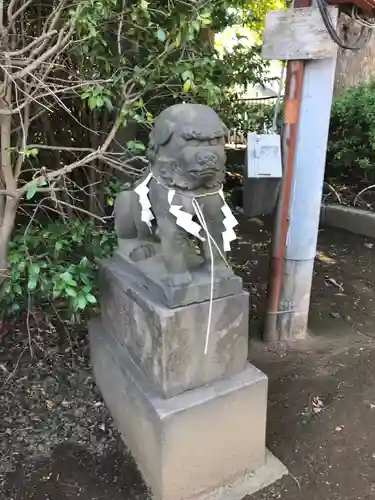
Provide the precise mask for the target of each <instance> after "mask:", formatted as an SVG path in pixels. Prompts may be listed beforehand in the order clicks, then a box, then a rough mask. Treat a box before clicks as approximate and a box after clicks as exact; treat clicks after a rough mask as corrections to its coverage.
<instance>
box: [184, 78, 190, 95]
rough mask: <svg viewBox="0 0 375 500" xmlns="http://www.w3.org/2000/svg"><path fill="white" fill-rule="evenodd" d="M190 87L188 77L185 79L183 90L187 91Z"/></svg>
mask: <svg viewBox="0 0 375 500" xmlns="http://www.w3.org/2000/svg"><path fill="white" fill-rule="evenodd" d="M190 89H191V80H190V79H188V80H186V82H185V83H184V92H185V93H186V92H189V90H190Z"/></svg>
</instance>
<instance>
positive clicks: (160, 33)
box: [156, 28, 167, 42]
mask: <svg viewBox="0 0 375 500" xmlns="http://www.w3.org/2000/svg"><path fill="white" fill-rule="evenodd" d="M156 36H157V37H158V40H160V41H161V42H165V39H166V38H167V36H166V34H165V31H164V30H163V29H161V28H158V31H157V32H156Z"/></svg>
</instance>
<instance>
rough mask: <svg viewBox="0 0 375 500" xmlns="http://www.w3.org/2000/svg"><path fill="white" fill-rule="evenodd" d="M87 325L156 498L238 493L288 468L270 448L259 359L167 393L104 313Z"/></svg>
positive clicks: (113, 402)
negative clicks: (107, 325)
mask: <svg viewBox="0 0 375 500" xmlns="http://www.w3.org/2000/svg"><path fill="white" fill-rule="evenodd" d="M89 332H90V345H91V359H92V365H93V370H94V376H95V380H96V383H97V385H98V386H99V388H100V390H101V393H102V395H103V398H104V400H105V402H106V404H107V406H108V408H109V410H110V413H111V415H112V417H113V418H114V420H115V422H116V425H117V427H118V429H119V430H120V432H121V434H122V436H123V438H124V441H125V443H126V444H127V446H128V447H129V449H130V451H131V452H132V454H133V456H134V458H135V460H136V462H137V465H138V467H139V469H140V470H141V472H142V474H143V476H144V478H145V480H146V483H147V485H148V486H149V487H150V488H151V491H152V493H153V495H154V498H155V499H156V500H193V499H194V500H195V499H197V500H198V499H202V500H203V499H204V500H214V499H215V500H219V499H220V500H224V498H225V500H227V499H229V498H233V500H237V499H239V498H240V496H239V495H240V494H242V493H243V494H244V495H245V494H246V493H250V492H253V490H254V488H257V487H258V486H259V488H261V487H263V486H265V485H266V484H268V483H269V482H272V481H273V480H275V479H277V478H278V476H281V475H283V473H285V470H284V469H282V467H279V468H278V467H276V465H275V464H276V462H275V461H274V460H273V459H270V457H269V455H267V452H266V448H265V431H266V411H267V385H268V381H267V377H266V376H265V375H264V374H263V373H262V372H260V371H259V370H257V369H256V368H255V367H254V366H252V365H250V364H249V365H248V366H247V368H246V369H245V370H244V371H243V372H242V373H241V374H239V375H236V376H233V377H231V378H229V379H227V380H225V381H221V382H217V383H214V384H212V385H210V386H206V387H202V388H200V389H195V390H192V391H187V392H185V393H184V394H181V395H179V396H176V397H173V398H171V399H161V398H160V397H159V396H158V395H157V394H156V393H155V391H154V389H153V388H152V386H150V384H149V382H148V380H147V379H146V378H145V375H144V373H143V372H142V371H141V370H139V368H138V367H137V365H136V364H135V363H134V361H133V360H132V359H131V357H130V356H128V355H127V354H126V351H125V350H124V349H121V348H119V345H118V344H117V343H116V340H115V339H114V338H112V337H111V336H110V335H109V334H108V333H107V332H106V331H105V329H104V327H103V324H102V322H101V321H100V320H95V321H93V322H92V323H91V324H90V326H89ZM267 457H268V458H267ZM252 472H253V474H252ZM252 478H258V479H252ZM261 478H263V479H261ZM230 485H232V492H233V496H230V495H229V490H230V488H231V487H230ZM251 485H253V486H251ZM256 485H258V486H256ZM247 488H249V491H247ZM244 490H246V491H244ZM236 491H237V492H238V494H237V496H235V492H236ZM225 495H227V496H225ZM228 495H229V496H228Z"/></svg>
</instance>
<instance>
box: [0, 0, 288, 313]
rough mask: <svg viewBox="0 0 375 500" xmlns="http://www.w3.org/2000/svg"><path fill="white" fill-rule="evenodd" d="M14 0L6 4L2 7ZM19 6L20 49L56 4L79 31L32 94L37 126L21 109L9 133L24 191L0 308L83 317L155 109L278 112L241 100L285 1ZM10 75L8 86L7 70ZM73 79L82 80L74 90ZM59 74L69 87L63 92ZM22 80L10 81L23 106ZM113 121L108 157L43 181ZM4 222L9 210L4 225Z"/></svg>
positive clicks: (232, 121)
mask: <svg viewBox="0 0 375 500" xmlns="http://www.w3.org/2000/svg"><path fill="white" fill-rule="evenodd" d="M11 3H12V0H8V1H6V2H4V4H3V10H4V12H5V11H6V10H7V9H8V7H9V5H10V4H11ZM21 6H22V8H23V14H22V20H21V21H20V22H21V24H20V25H19V28H20V29H19V32H18V31H17V35H11V36H12V37H13V38H10V39H9V40H13V41H14V40H16V46H17V47H18V51H19V52H20V53H24V51H25V49H26V47H27V40H35V39H37V37H38V36H41V35H43V23H42V22H41V20H42V19H43V20H44V19H47V20H48V19H49V17H48V16H51V15H53V13H54V12H55V10H56V9H60V8H61V7H63V9H62V11H61V12H62V18H61V23H62V24H63V23H68V24H69V23H70V24H72V25H74V27H75V31H74V34H73V38H72V40H71V41H70V42H69V44H67V46H64V47H63V49H62V50H61V53H59V55H58V57H57V60H55V63H56V61H57V62H58V64H57V65H56V66H54V67H56V68H58V69H56V70H54V69H53V68H52V70H51V69H50V70H49V71H50V74H51V75H52V77H53V79H52V77H51V80H50V81H51V82H53V83H51V84H50V86H51V88H52V92H50V93H49V95H48V97H45V98H43V100H41V101H39V100H37V99H34V102H33V103H32V111H33V112H34V113H35V115H33V120H32V124H31V126H30V127H29V128H28V130H27V134H25V127H23V122H22V120H21V114H20V117H18V115H17V114H15V115H14V121H13V126H14V128H13V130H12V132H11V135H10V137H9V142H10V144H11V150H12V155H14V156H15V158H16V157H18V158H21V160H22V171H21V175H20V177H19V179H18V180H17V182H18V189H19V190H21V191H22V190H24V193H23V194H22V197H21V198H20V203H19V204H18V205H17V207H16V209H18V215H17V218H16V220H15V225H14V228H13V229H12V231H11V240H10V241H9V242H7V243H6V246H7V261H8V269H9V270H8V279H7V280H5V281H4V282H3V284H2V285H0V286H1V287H2V288H1V301H0V311H1V314H2V315H5V314H9V313H10V312H14V311H18V310H22V309H24V308H27V309H28V310H35V308H37V307H40V306H42V307H43V309H44V310H45V311H47V310H48V307H49V306H48V305H51V307H52V310H56V307H55V306H56V305H58V308H59V310H61V311H63V312H64V314H65V313H66V314H67V317H69V318H70V319H73V320H77V319H78V315H77V314H78V312H79V311H82V310H84V309H85V308H86V307H87V306H89V305H90V304H95V302H96V300H95V294H96V281H95V269H96V266H97V262H98V259H100V258H102V257H104V256H106V255H109V254H110V253H111V252H112V251H113V246H114V244H115V239H114V236H113V232H112V226H111V215H112V204H113V198H114V196H115V194H116V193H117V192H118V191H119V190H120V189H121V188H122V187H123V186H124V185H125V184H127V185H129V183H130V184H131V183H132V182H134V180H135V179H136V178H137V177H138V176H139V175H140V174H141V173H142V170H143V168H144V162H142V161H141V159H138V157H141V156H142V155H143V154H144V151H145V145H146V143H147V137H148V132H149V129H150V127H151V125H152V121H153V118H154V116H155V115H157V114H158V113H159V112H160V111H161V110H162V109H163V108H165V107H167V106H169V105H171V104H173V103H174V102H179V101H181V100H184V101H193V102H202V103H206V104H208V105H210V106H213V107H214V108H215V109H216V110H217V111H218V112H219V113H220V114H221V115H222V117H223V119H224V121H226V123H227V125H228V126H230V127H234V128H237V129H239V128H241V127H242V128H243V129H244V130H245V129H248V128H253V127H258V128H259V129H261V128H262V127H263V121H265V122H267V120H269V116H268V114H267V113H265V112H264V110H263V111H262V110H260V109H259V110H257V111H256V112H255V108H254V109H252V110H251V111H250V110H246V106H244V105H243V106H242V107H241V106H240V105H239V104H238V97H239V92H242V91H243V90H245V89H246V87H247V85H250V84H254V83H257V82H264V81H266V79H267V69H268V64H267V63H266V62H265V61H263V60H262V59H261V57H260V53H259V46H258V45H257V42H259V41H260V39H261V36H260V35H261V30H262V26H263V22H264V16H265V14H266V13H267V11H268V10H269V9H271V8H282V7H283V2H279V1H272V0H271V1H267V2H264V1H257V0H253V1H244V0H235V1H231V2H229V1H227V0H219V1H217V0H215V1H214V0H212V1H194V2H193V1H189V0H186V1H185V0H182V1H180V0H174V1H172V0H168V1H167V2H165V1H162V0H159V1H152V2H151V1H148V0H133V1H131V2H128V1H126V0H100V1H94V0H83V1H81V2H79V4H78V5H77V4H74V3H69V1H68V0H62V3H59V2H58V3H56V2H54V1H53V0H46V1H43V2H35V1H33V0H31V1H26V0H22V2H21ZM3 19H6V16H4V17H3ZM228 29H229V30H231V33H232V35H233V33H235V41H234V43H232V44H231V47H230V50H227V49H226V48H225V47H223V45H221V47H220V46H217V45H215V35H216V34H217V33H225V32H226V31H227V30H228ZM241 29H242V32H241ZM238 33H240V35H239V36H237V35H238ZM244 33H245V35H246V36H244ZM14 36H16V38H14ZM224 38H225V36H224ZM250 39H251V40H250ZM249 40H250V41H249ZM12 43H13V42H12ZM26 53H27V51H26ZM2 78H3V81H4V82H5V83H8V85H9V80H7V76H6V73H5V71H4V70H2ZM73 81H74V82H80V85H77V86H76V87H74V88H73V86H72V85H69V82H73ZM56 82H58V85H59V86H57V83H56ZM61 82H67V87H66V89H64V91H63V92H61V94H59V95H61V98H59V100H57V99H56V95H55V90H56V88H58V89H60V87H61V85H60V83H61ZM26 83H27V81H25V82H22V84H25V85H26ZM17 88H18V87H16V85H14V86H12V85H11V92H10V95H11V101H12V105H13V107H14V108H16V107H17V105H18V104H19V102H18V99H19V95H18V91H17ZM0 108H1V106H0ZM0 111H1V109H0ZM260 123H261V124H260ZM114 124H115V125H116V124H117V125H118V127H117V129H116V130H117V133H116V136H115V137H114V140H113V142H112V144H111V153H110V154H111V155H112V156H108V158H107V161H106V162H104V161H103V159H102V158H100V159H95V160H94V161H92V162H91V163H90V164H89V165H86V164H85V165H83V166H82V167H79V168H75V169H72V170H71V171H69V172H68V173H64V176H61V177H59V179H60V180H59V189H56V190H54V191H53V193H52V190H51V192H50V193H49V189H50V185H49V183H48V182H46V183H44V184H43V185H42V184H40V183H36V182H33V179H34V178H40V177H41V176H43V175H44V174H43V172H48V175H49V173H52V174H53V172H54V171H56V172H59V171H62V170H64V169H65V167H66V166H67V165H69V164H71V163H72V161H73V162H79V161H80V160H81V159H84V158H85V155H87V151H89V150H97V148H99V146H100V144H101V143H102V141H103V140H104V138H105V137H106V136H107V134H108V133H109V131H110V130H111V128H112V127H113V125H114ZM22 133H23V135H22ZM115 155H117V156H115ZM132 158H135V159H134V160H131V159H132ZM129 159H130V162H129ZM0 181H1V175H0ZM25 186H27V188H25ZM0 188H1V182H0ZM21 191H20V192H21ZM22 192H23V191H22ZM49 194H50V196H48V195H49ZM52 194H53V196H52ZM1 198H2V195H1V194H0V212H1V206H2V205H1V201H2V200H1ZM1 224H2V216H1V213H0V230H1ZM0 267H1V265H0ZM0 282H1V280H0Z"/></svg>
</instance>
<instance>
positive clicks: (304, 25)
mask: <svg viewBox="0 0 375 500" xmlns="http://www.w3.org/2000/svg"><path fill="white" fill-rule="evenodd" d="M327 10H328V11H329V13H330V15H331V18H332V22H333V25H334V26H336V25H337V21H338V9H337V7H329V8H328V9H327ZM335 54H336V46H335V42H334V41H333V40H332V38H331V37H330V35H329V33H328V31H327V28H326V27H325V24H324V22H323V19H322V16H321V14H320V12H319V10H318V9H317V8H316V7H306V8H302V9H288V10H274V11H271V12H269V13H268V14H267V16H266V20H265V25H264V32H263V46H262V57H263V58H264V59H270V60H278V61H290V60H304V59H324V58H329V57H334V56H335Z"/></svg>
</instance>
